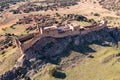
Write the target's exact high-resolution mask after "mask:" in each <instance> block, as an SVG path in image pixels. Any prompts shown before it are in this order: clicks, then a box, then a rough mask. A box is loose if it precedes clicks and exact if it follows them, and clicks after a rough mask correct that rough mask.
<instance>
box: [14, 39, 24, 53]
mask: <svg viewBox="0 0 120 80" xmlns="http://www.w3.org/2000/svg"><path fill="white" fill-rule="evenodd" d="M14 39H15V43H16V46H17V47H18V49H19V50H20V53H21V54H23V50H22V47H21V43H20V41H19V40H18V39H17V38H15V37H14Z"/></svg>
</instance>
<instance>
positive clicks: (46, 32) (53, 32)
mask: <svg viewBox="0 0 120 80" xmlns="http://www.w3.org/2000/svg"><path fill="white" fill-rule="evenodd" d="M105 27H107V23H106V22H101V23H100V24H98V25H92V26H85V27H81V26H79V25H75V24H74V23H70V24H66V25H63V26H59V27H56V26H54V25H53V26H48V27H38V28H39V32H38V33H33V34H29V35H27V36H24V37H22V38H20V39H19V43H17V45H19V47H20V46H21V49H22V51H23V53H24V52H25V51H26V50H27V49H29V48H30V47H31V46H33V45H34V44H35V43H36V42H37V41H38V40H40V39H41V38H43V37H48V36H50V37H55V38H62V37H67V36H74V35H85V34H87V33H89V32H92V31H98V30H101V29H103V28H105Z"/></svg>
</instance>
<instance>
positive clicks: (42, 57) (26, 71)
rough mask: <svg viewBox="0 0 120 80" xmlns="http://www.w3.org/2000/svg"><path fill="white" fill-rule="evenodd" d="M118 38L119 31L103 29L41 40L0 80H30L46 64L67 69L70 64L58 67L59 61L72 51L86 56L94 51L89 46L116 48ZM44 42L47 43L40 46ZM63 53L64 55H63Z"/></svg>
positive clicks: (119, 39) (0, 77)
mask: <svg viewBox="0 0 120 80" xmlns="http://www.w3.org/2000/svg"><path fill="white" fill-rule="evenodd" d="M118 36H120V30H119V29H117V28H114V29H108V28H104V29H102V30H100V31H94V32H91V33H89V34H86V35H82V36H81V35H76V36H68V37H64V38H59V39H56V38H52V37H47V38H43V39H42V40H39V41H38V42H36V44H34V46H33V47H31V48H30V49H29V50H27V51H26V55H25V56H24V55H23V56H22V60H21V61H20V62H19V63H18V64H17V68H14V69H13V70H10V71H8V72H6V73H5V74H4V75H1V76H0V80H9V79H11V80H13V79H14V80H20V79H22V80H23V79H24V80H30V77H31V76H32V75H34V74H36V73H37V71H38V70H42V69H44V67H45V66H46V64H47V63H51V64H58V66H60V67H61V69H62V68H67V67H69V65H71V64H69V65H66V66H65V64H62V65H60V64H59V63H60V59H61V58H62V57H65V56H68V55H69V53H70V52H71V51H72V50H74V51H76V52H80V53H83V55H88V54H89V53H92V52H95V50H94V49H91V48H90V47H89V45H90V44H98V45H101V46H115V45H116V46H117V43H118V42H119V41H120V37H118ZM44 41H46V42H47V41H49V42H48V43H46V44H42V43H43V42H44ZM41 44H42V45H41ZM83 44H84V45H83ZM64 51H65V52H66V54H64ZM90 57H92V56H90ZM78 59H79V58H78ZM74 60H76V59H74ZM68 63H69V61H68Z"/></svg>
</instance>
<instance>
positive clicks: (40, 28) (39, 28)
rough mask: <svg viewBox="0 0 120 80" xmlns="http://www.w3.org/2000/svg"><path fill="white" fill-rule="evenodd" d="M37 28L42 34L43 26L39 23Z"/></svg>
mask: <svg viewBox="0 0 120 80" xmlns="http://www.w3.org/2000/svg"><path fill="white" fill-rule="evenodd" d="M37 28H38V30H39V33H40V34H43V29H42V27H41V26H39V25H37Z"/></svg>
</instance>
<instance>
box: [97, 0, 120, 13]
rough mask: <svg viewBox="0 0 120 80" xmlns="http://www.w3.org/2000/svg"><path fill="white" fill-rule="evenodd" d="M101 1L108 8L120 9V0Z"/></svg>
mask: <svg viewBox="0 0 120 80" xmlns="http://www.w3.org/2000/svg"><path fill="white" fill-rule="evenodd" d="M99 3H100V4H101V5H102V6H103V8H106V9H108V10H112V11H120V0H101V1H100V2H99Z"/></svg>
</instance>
